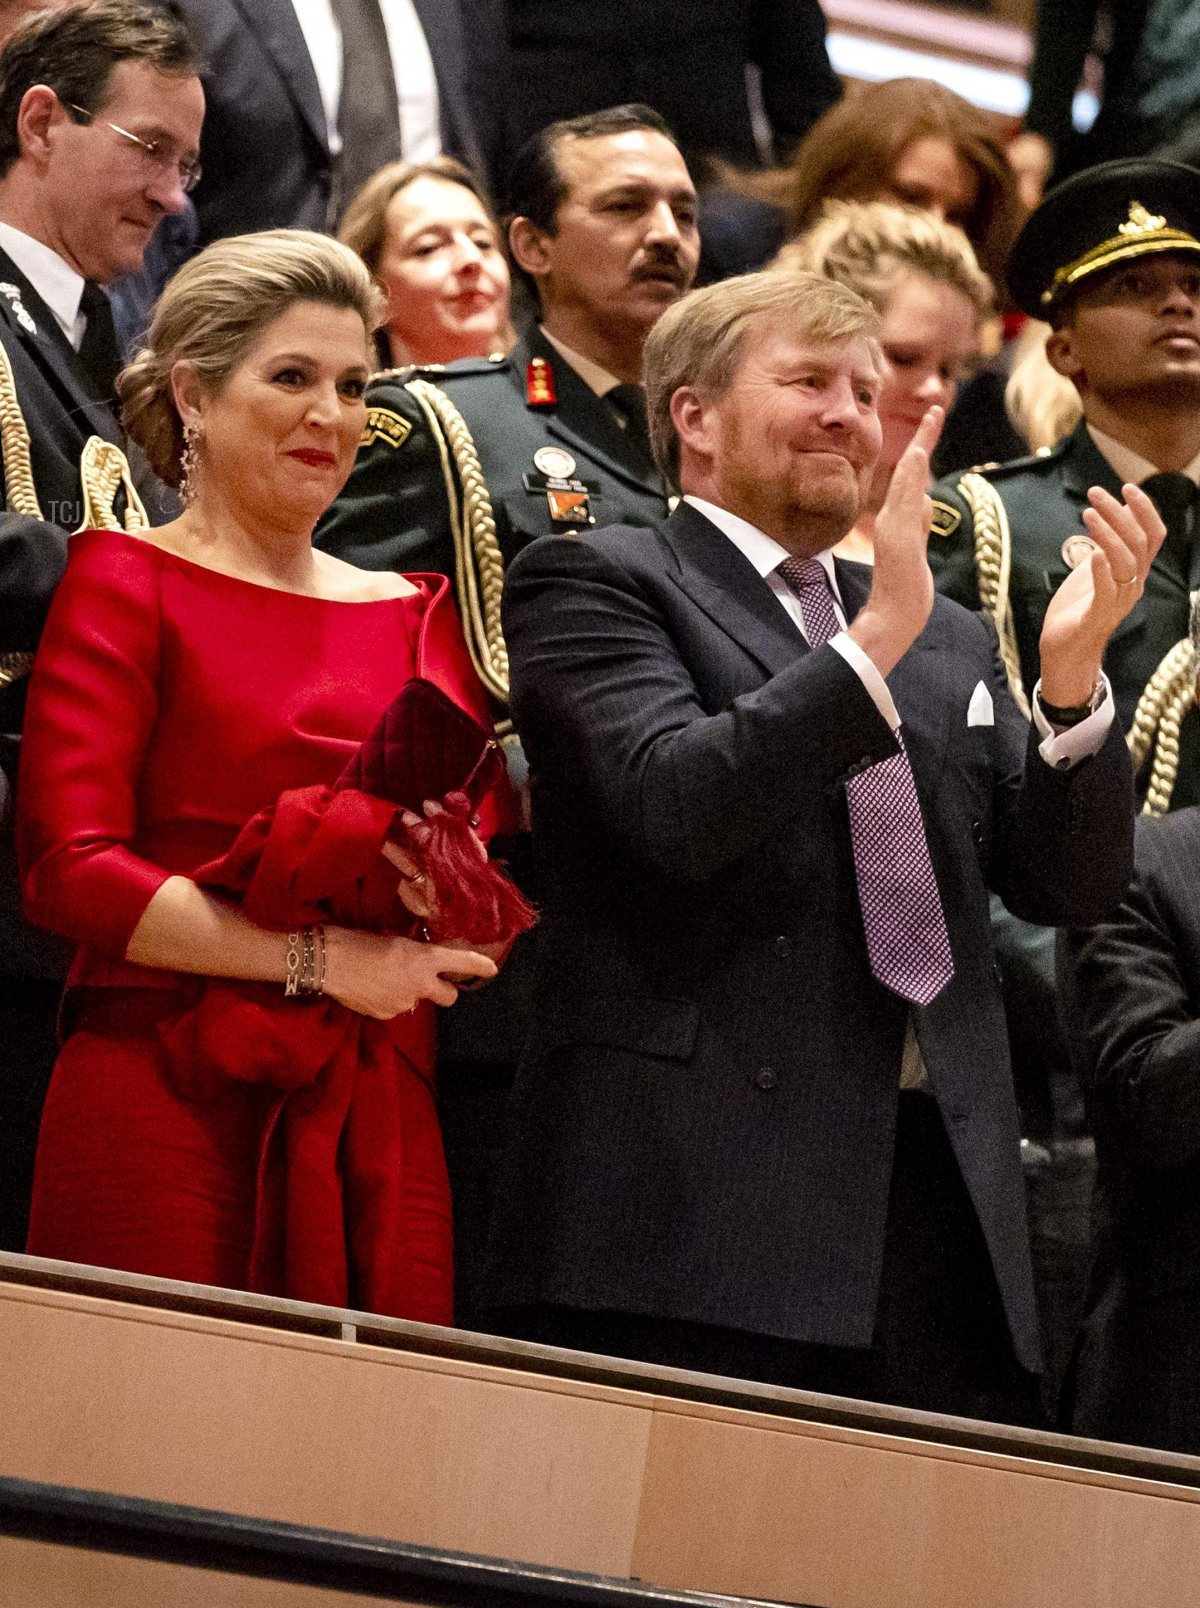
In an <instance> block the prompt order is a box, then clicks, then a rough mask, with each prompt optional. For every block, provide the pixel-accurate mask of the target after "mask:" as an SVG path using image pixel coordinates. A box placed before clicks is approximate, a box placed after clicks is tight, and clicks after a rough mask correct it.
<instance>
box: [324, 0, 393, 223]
mask: <svg viewBox="0 0 1200 1608" xmlns="http://www.w3.org/2000/svg"><path fill="white" fill-rule="evenodd" d="M333 13H334V16H335V17H336V18H337V23H338V27H339V28H340V29H341V31H342V93H341V96H340V98H339V100H338V133H339V134H340V135H341V136H342V154H341V156H340V157H339V158H338V184H337V204H336V207H335V212H336V214H337V216H339V217H340V216H341V214H342V213H343V212H344V211H345V210H346V206H347V204H348V202H349V201H350V200H351V199H352V198H353V196H354V195H355V194H356V192H357V191H358V190H359V189H360V188H361V187H362V185H363V184H364V183H365V181H366V180H367V179H369V178H370V176H371V174H372V173H374V171H375V169H376V168H379V167H382V166H383V164H384V163H385V162H393V161H395V160H396V159H397V158H398V157H399V155H400V105H399V102H398V100H397V99H396V77H395V74H394V73H393V71H392V57H391V52H390V50H389V48H388V38H387V29H386V27H385V26H384V21H383V13H382V12H381V11H380V9H379V0H333Z"/></svg>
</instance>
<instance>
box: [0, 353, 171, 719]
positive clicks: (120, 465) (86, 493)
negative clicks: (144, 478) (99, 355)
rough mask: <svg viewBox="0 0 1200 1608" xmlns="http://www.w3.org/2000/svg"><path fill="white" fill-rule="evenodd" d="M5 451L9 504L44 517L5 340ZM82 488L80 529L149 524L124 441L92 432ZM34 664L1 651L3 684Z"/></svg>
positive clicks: (1, 431) (0, 439) (1, 429)
mask: <svg viewBox="0 0 1200 1608" xmlns="http://www.w3.org/2000/svg"><path fill="white" fill-rule="evenodd" d="M0 451H2V452H3V454H4V506H5V509H6V510H7V511H8V512H10V513H14V514H26V515H28V516H29V517H30V518H32V519H42V518H43V517H44V515H43V514H42V505H41V503H40V502H39V501H38V495H37V487H36V486H35V485H34V482H33V464H32V462H31V460H30V456H29V426H28V425H27V424H26V423H25V415H24V413H23V412H22V411H21V403H20V399H19V398H18V396H17V385H16V381H15V380H14V379H13V371H12V364H11V363H10V362H9V359H8V353H7V352H6V351H5V350H4V346H3V343H0ZM79 478H80V485H81V487H82V490H83V518H82V520H81V522H80V525H79V529H80V530H91V529H97V528H100V529H106V530H112V529H118V530H119V529H125V530H127V531H129V532H131V533H132V532H134V531H140V530H148V529H149V527H150V521H149V519H148V518H147V516H146V510H145V508H144V507H143V506H142V500H141V498H140V497H139V496H138V494H137V488H136V487H135V486H134V484H133V477H132V476H131V474H130V472H129V463H128V461H127V459H126V457H125V454H124V453H123V452H122V451H121V449H120V447H118V446H116V445H115V444H114V443H113V442H111V441H106V440H104V438H103V437H102V436H89V437H88V439H87V441H86V442H85V443H84V448H83V452H82V453H81V455H80V459H79ZM120 490H124V492H125V518H124V521H122V520H119V519H118V518H117V513H116V509H115V507H114V501H115V498H116V495H117V492H118V491H120ZM32 668H33V654H32V653H0V687H6V686H10V685H11V684H12V683H13V682H14V681H20V680H21V679H22V678H23V677H24V676H27V675H28V674H29V672H30V670H31V669H32Z"/></svg>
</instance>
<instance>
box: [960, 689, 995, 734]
mask: <svg viewBox="0 0 1200 1608" xmlns="http://www.w3.org/2000/svg"><path fill="white" fill-rule="evenodd" d="M995 724H996V710H995V706H994V705H993V703H992V695H991V693H990V692H989V691H988V690H987V688H986V687H985V686H984V684H983V682H982V681H979V682H977V683H976V685H975V691H974V692H973V693H972V694H971V701H970V703H969V704H968V705H967V725H968V726H994V725H995Z"/></svg>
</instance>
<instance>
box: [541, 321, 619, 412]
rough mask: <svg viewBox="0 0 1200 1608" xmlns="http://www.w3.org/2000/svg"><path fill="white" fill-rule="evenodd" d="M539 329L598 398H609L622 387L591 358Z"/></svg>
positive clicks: (612, 375) (615, 378) (616, 379)
mask: <svg viewBox="0 0 1200 1608" xmlns="http://www.w3.org/2000/svg"><path fill="white" fill-rule="evenodd" d="M538 328H539V329H540V330H541V332H542V334H543V335H544V336H545V337H546V339H547V340H548V341H549V342H550V344H551V346H553V348H554V350H555V351H556V352H557V353H558V355H559V356H560V357H561V358H563V359H564V360H565V361H566V362H568V363H569V364H570V365H571V367H572V368H573V369H574V370H575V372H576V374H578V376H579V378H580V379H581V380H582V381H583V383H584V384H585V385H586V386H587V388H588V390H589V391H595V393H596V395H597V396H607V395H608V393H609V392H610V391H612V390H615V389H616V387H617V386H618V385H620V383H621V382H620V380H619V379H618V378H617V376H616V375H615V374H610V373H609V372H608V370H607V369H606V368H602V367H601V365H600V364H599V363H594V362H593V361H592V359H591V358H590V357H584V355H583V353H582V352H576V351H573V350H572V349H571V347H569V346H568V345H567V343H566V342H565V341H559V340H555V338H554V336H553V335H551V333H550V331H549V330H548V329H546V328H545V327H544V326H543V325H541V324H539V325H538Z"/></svg>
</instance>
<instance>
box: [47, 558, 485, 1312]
mask: <svg viewBox="0 0 1200 1608" xmlns="http://www.w3.org/2000/svg"><path fill="white" fill-rule="evenodd" d="M417 581H418V585H419V588H420V590H419V593H418V595H416V596H413V597H407V598H399V599H388V600H383V601H375V602H366V603H344V602H329V601H325V600H323V599H318V598H312V597H305V596H299V595H296V594H293V593H288V592H280V591H275V590H273V589H271V588H269V587H264V586H260V585H256V584H254V583H251V582H248V581H243V580H238V579H235V578H233V577H231V576H226V575H222V574H219V573H217V572H215V571H213V570H210V569H208V568H205V567H204V566H202V565H198V564H193V563H191V562H189V561H188V560H186V559H183V558H180V557H177V556H175V555H173V554H170V553H166V552H164V551H162V550H161V549H160V548H157V547H155V546H154V545H152V544H151V543H150V542H147V541H143V540H140V539H138V538H137V537H130V536H126V535H123V534H121V533H119V532H112V531H89V532H85V533H83V534H81V535H78V536H75V537H73V538H72V541H71V547H70V557H69V562H68V566H67V572H66V575H65V577H64V579H63V581H62V583H61V585H60V587H59V589H58V592H57V594H56V597H55V600H54V604H53V607H52V609H51V612H50V618H49V621H48V623H47V626H46V630H45V634H44V636H43V639H42V643H41V647H40V650H39V653H38V657H37V664H36V667H35V670H34V674H33V678H32V681H31V685H30V691H29V701H28V710H27V718H26V723H25V737H24V740H23V752H22V760H21V780H20V799H19V815H18V844H19V849H20V855H21V863H22V871H23V888H24V894H25V900H26V907H27V910H28V912H29V914H30V916H31V918H32V919H33V920H34V921H35V922H37V923H38V924H40V925H42V926H45V927H49V928H51V929H52V930H54V931H56V932H59V933H62V934H64V935H65V936H67V937H69V938H71V939H74V940H75V941H76V942H77V943H78V944H79V945H80V948H79V951H78V953H77V956H76V960H75V964H74V967H73V970H72V973H71V977H70V981H69V983H68V992H67V997H66V1000H65V1003H64V1031H65V1032H66V1035H67V1036H66V1038H65V1042H64V1044H63V1048H62V1051H61V1053H60V1056H59V1059H58V1063H57V1065H56V1067H55V1071H54V1075H53V1079H52V1081H51V1085H50V1091H49V1095H48V1098H47V1101H46V1107H45V1112H44V1116H43V1119H42V1127H41V1133H40V1138H39V1145H38V1154H37V1165H36V1175H35V1182H34V1194H33V1204H32V1212H31V1221H30V1231H29V1242H28V1248H29V1250H30V1252H32V1253H33V1254H35V1255H39V1256H48V1257H58V1258H64V1259H66V1260H70V1261H76V1262H85V1263H90V1264H93V1265H99V1266H106V1267H116V1268H124V1269H127V1270H130V1271H133V1272H139V1273H146V1274H152V1275H157V1276H161V1277H168V1278H176V1279H185V1280H190V1281H194V1282H198V1283H203V1284H215V1285H222V1286H225V1287H229V1288H235V1289H255V1290H260V1291H262V1292H264V1293H268V1294H278V1295H285V1296H291V1297H295V1298H297V1299H301V1300H308V1301H317V1302H326V1303H329V1304H332V1305H337V1306H347V1305H349V1306H355V1307H361V1308H364V1309H366V1310H370V1311H376V1312H383V1313H388V1314H391V1315H393V1316H399V1317H405V1318H414V1319H419V1320H422V1321H426V1322H433V1323H449V1322H451V1321H452V1309H451V1229H450V1195H449V1185H448V1182H447V1177H446V1169H445V1162H444V1159H443V1155H442V1146H441V1136H440V1132H439V1129H438V1122H437V1116H436V1112H435V1108H434V1092H433V1061H434V1032H435V1030H434V1015H435V1013H434V1009H433V1007H431V1006H429V1005H424V1006H422V1007H420V1008H419V1009H418V1010H417V1012H416V1013H415V1014H414V1015H412V1016H402V1017H399V1018H397V1019H396V1021H395V1022H393V1023H388V1024H379V1023H375V1022H369V1021H367V1019H365V1018H362V1017H358V1016H356V1015H355V1014H354V1013H353V1012H349V1011H347V1010H345V1008H344V1007H342V1006H339V1005H337V1004H336V1003H335V1002H332V1001H325V1000H317V1001H306V1000H290V1001H287V1002H286V1005H282V1004H281V1005H278V1006H276V1005H274V1004H272V1009H274V1010H277V1011H279V1012H283V1011H284V1010H285V1009H287V1008H290V1009H291V1011H292V1012H294V1014H290V1015H285V1016H283V1017H282V1018H281V1019H282V1020H283V1022H284V1024H285V1027H286V1028H287V1029H288V1031H290V1033H291V1035H292V1042H293V1043H294V1045H295V1046H296V1054H295V1056H294V1057H291V1058H290V1060H291V1061H294V1062H295V1065H291V1064H284V1063H283V1061H281V1059H280V1054H279V1045H278V1044H276V1045H275V1046H274V1047H273V1053H274V1055H275V1059H276V1062H277V1063H279V1064H277V1065H275V1066H274V1067H272V1065H271V1064H269V1063H270V1059H271V1058H270V1056H269V1055H268V1054H267V1053H266V1049H265V1048H264V1050H263V1054H262V1056H261V1058H260V1059H261V1065H260V1064H259V1061H258V1060H256V1055H257V1050H258V1046H257V1045H256V1044H254V1043H253V1042H247V1041H246V1036H245V1035H244V1034H241V1033H240V1032H235V1033H234V1034H233V1035H232V1036H233V1038H234V1040H235V1047H236V1055H235V1056H234V1057H233V1061H234V1063H235V1064H234V1067H233V1075H229V1073H230V1069H229V1067H227V1066H226V1065H224V1064H223V1062H222V1059H221V1056H220V1055H216V1056H214V1057H212V1058H209V1057H207V1056H206V1054H205V1051H204V1047H203V1043H200V1042H199V1041H196V1040H193V1042H192V1047H191V1049H190V1051H188V1050H185V1051H184V1052H182V1053H181V1052H180V1049H179V1043H180V1042H181V1038H180V1034H179V1033H178V1031H175V1030H176V1029H177V1028H178V1024H179V1022H180V1020H181V1019H182V1020H185V1021H186V1020H188V1019H189V1018H188V1017H187V1014H186V1013H187V1011H188V1010H193V1009H194V1007H195V1006H196V1004H197V999H198V996H203V995H204V994H205V991H207V998H206V999H204V998H201V1003H202V1004H204V1005H206V1006H207V1007H209V1009H208V1012H207V1015H208V1017H209V1018H211V1017H212V1016H213V1015H214V1014H215V1015H216V1017H217V1020H218V1024H219V1022H220V1019H221V1017H222V1014H223V1011H224V1006H223V1003H222V1002H223V1000H224V999H225V998H226V997H228V998H229V999H230V1000H231V1002H234V1001H235V1000H236V993H235V990H236V986H237V985H233V988H232V990H231V985H230V984H228V983H223V982H220V981H219V980H208V979H198V978H186V977H183V976H181V975H180V974H177V973H171V972H164V971H158V970H154V969H152V968H148V967H142V966H137V965H134V964H132V963H130V962H128V961H126V960H125V959H124V958H123V957H124V954H125V950H126V947H127V945H128V942H129V938H130V935H131V934H132V932H133V930H134V928H135V927H136V926H137V923H138V921H139V920H140V918H141V916H142V913H143V911H144V910H145V908H146V905H147V904H148V903H149V901H150V899H151V897H152V896H153V894H154V893H155V891H156V890H157V889H158V887H159V886H160V885H161V884H162V883H163V882H164V881H165V880H166V878H167V877H169V876H171V875H178V874H182V875H185V876H186V875H188V874H189V873H191V872H193V871H195V870H197V868H199V867H200V866H202V865H203V864H205V863H206V862H211V861H213V860H214V859H218V858H219V857H220V856H222V855H223V854H225V853H226V851H227V850H228V849H229V847H230V845H231V844H232V843H233V841H234V839H235V838H236V837H237V835H238V833H239V831H240V830H241V828H242V827H243V826H244V825H245V824H246V823H247V822H248V821H249V820H250V819H251V818H252V817H253V816H255V815H256V813H257V812H258V811H260V810H262V809H264V808H265V807H267V806H269V805H271V804H272V803H273V802H274V801H275V800H276V799H277V798H278V797H279V795H280V794H281V793H283V792H284V791H285V790H287V789H292V788H299V787H308V786H312V785H315V784H329V783H332V782H333V781H334V780H335V779H336V778H337V776H338V775H339V774H340V772H341V771H342V769H343V768H344V767H345V765H346V763H347V761H348V759H349V758H350V756H351V754H352V752H353V751H354V749H355V747H356V746H357V744H358V743H359V742H361V740H362V739H363V738H364V737H365V736H366V735H367V733H368V732H369V731H370V729H371V727H372V726H373V725H374V723H375V721H376V719H377V718H378V716H379V715H380V713H381V711H382V710H383V709H384V708H385V707H386V705H387V704H388V703H389V702H390V701H391V700H392V698H393V697H394V696H395V695H396V693H397V692H398V691H399V690H400V688H401V687H402V686H403V684H404V683H405V681H406V680H407V679H408V678H409V677H410V676H411V675H413V674H414V672H415V671H416V670H417V669H418V668H420V670H421V673H422V674H424V675H427V676H428V677H429V678H430V679H432V680H435V681H437V682H438V683H439V684H440V685H441V686H442V687H443V689H444V690H445V691H447V692H448V693H449V694H450V695H451V696H452V697H454V698H455V699H456V700H457V701H458V702H459V703H460V704H461V705H462V706H463V707H464V708H467V709H468V710H470V711H471V712H472V713H474V714H476V715H479V716H481V717H482V718H486V711H485V710H484V709H483V708H482V706H481V696H482V695H481V694H480V692H479V688H478V682H477V679H476V677H475V676H474V674H473V672H472V669H471V665H470V662H469V659H468V656H467V651H466V647H465V644H464V643H463V640H462V635H461V631H460V629H459V626H458V621H457V617H456V615H455V612H454V608H453V604H452V602H451V600H450V598H449V596H448V587H447V583H445V581H444V580H443V579H442V578H441V577H433V576H430V577H427V578H423V579H422V578H417ZM342 796H344V795H342ZM360 796H361V795H360ZM259 986H261V985H259ZM221 990H231V992H230V993H229V994H228V995H226V994H225V993H222V992H221ZM278 992H279V994H280V995H282V986H280V989H279V991H278ZM272 997H273V996H272ZM305 1013H309V1014H307V1015H306V1014H305ZM210 1025H211V1023H210ZM185 1037H186V1036H185ZM334 1043H335V1044H336V1053H332V1052H331V1051H330V1050H329V1048H328V1046H329V1045H330V1044H334ZM306 1058H307V1060H309V1061H311V1062H312V1064H311V1065H308V1066H305V1065H304V1064H303V1063H304V1062H305V1061H306ZM285 1059H286V1058H285Z"/></svg>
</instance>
